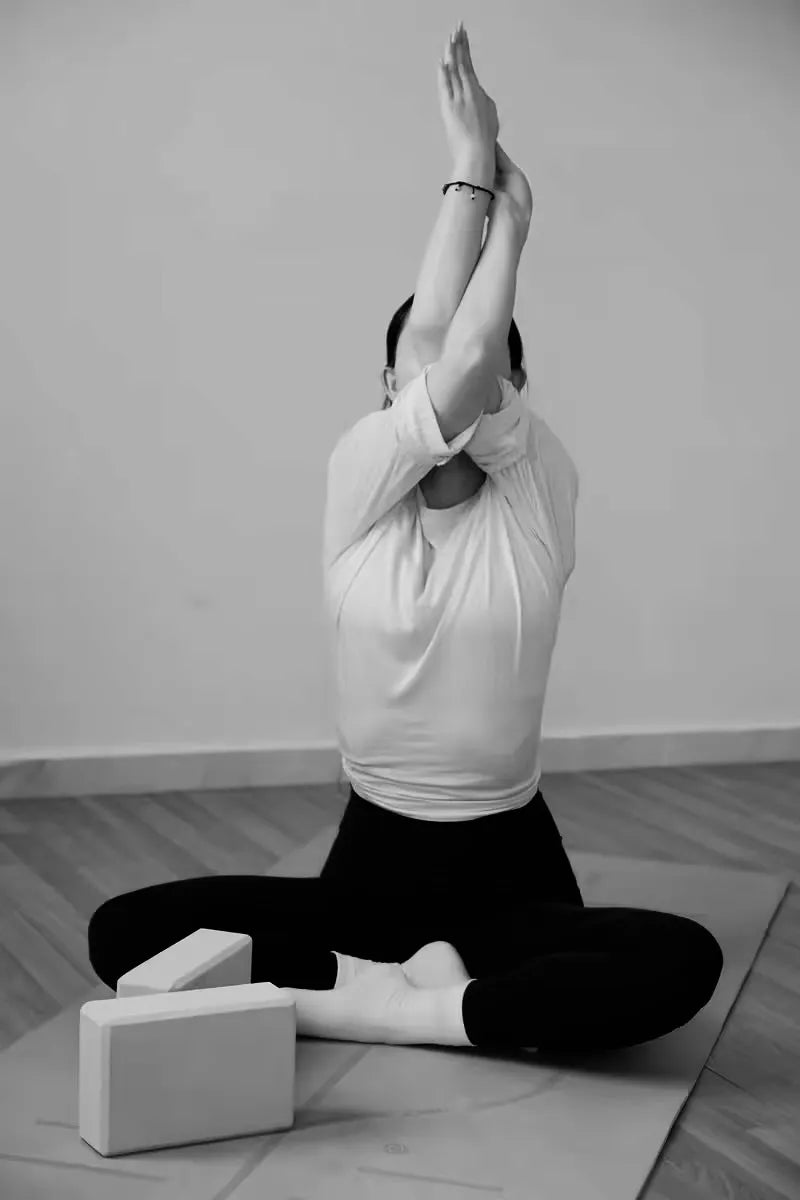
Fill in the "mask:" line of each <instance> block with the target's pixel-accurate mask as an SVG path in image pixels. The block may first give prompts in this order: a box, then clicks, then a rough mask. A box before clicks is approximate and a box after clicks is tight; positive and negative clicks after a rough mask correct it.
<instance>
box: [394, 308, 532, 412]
mask: <svg viewBox="0 0 800 1200" xmlns="http://www.w3.org/2000/svg"><path fill="white" fill-rule="evenodd" d="M413 303H414V293H413V292H412V293H411V295H410V296H409V297H408V299H407V300H404V301H403V303H402V304H401V305H400V307H399V308H398V310H397V312H396V313H395V314H394V316H393V317H392V319H391V321H390V322H389V328H388V329H387V330H386V365H387V367H391V368H392V369H393V370H394V365H395V358H396V357H397V343H398V342H399V341H400V334H401V333H402V332H403V329H404V327H405V323H406V321H407V320H408V314H409V312H410V311H411V305H412V304H413ZM508 356H509V359H510V360H511V370H512V371H518V370H519V368H520V367H521V366H522V338H521V337H520V336H519V330H518V329H517V323H516V321H515V320H514V318H513V317H512V318H511V325H510V326H509V330H508ZM388 403H389V401H388V400H386V401H384V408H385V407H386V406H387V405H388Z"/></svg>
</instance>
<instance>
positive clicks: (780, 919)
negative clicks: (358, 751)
mask: <svg viewBox="0 0 800 1200" xmlns="http://www.w3.org/2000/svg"><path fill="white" fill-rule="evenodd" d="M542 792H543V794H544V797H545V800H546V801H547V803H548V805H549V806H550V809H551V811H552V813H553V815H554V816H555V818H556V821H557V823H558V825H559V828H560V830H561V832H562V835H563V837H564V843H565V845H566V847H567V850H568V851H595V852H597V853H608V854H630V855H631V856H632V857H637V856H638V857H644V858H658V859H662V860H665V861H670V860H672V861H680V862H686V863H712V864H717V865H726V864H727V865H730V866H732V867H738V868H750V869H754V870H762V871H771V872H776V873H780V874H783V875H786V876H789V877H790V878H791V879H792V881H793V882H792V885H791V888H790V889H789V891H788V892H787V894H786V897H785V899H784V902H783V905H782V907H781V908H780V910H779V912H778V914H777V916H776V918H775V920H774V922H773V925H772V927H771V929H770V931H769V935H768V937H767V939H766V941H765V943H764V945H763V946H762V949H761V953H760V954H759V956H758V959H757V960H756V963H755V966H754V968H753V971H752V972H751V974H750V976H749V978H748V979H747V982H746V983H745V986H744V989H743V991H742V993H741V994H740V996H739V1000H738V1002H737V1004H736V1006H735V1008H734V1010H733V1012H732V1013H731V1015H730V1017H729V1019H728V1023H727V1025H726V1027H725V1029H724V1031H723V1033H722V1036H721V1037H720V1039H719V1041H718V1042H717V1045H716V1047H715V1048H714V1051H713V1053H712V1054H711V1057H710V1059H709V1062H708V1065H707V1066H706V1068H705V1070H704V1071H703V1073H702V1075H701V1076H700V1079H699V1080H698V1083H697V1086H696V1088H695V1090H694V1092H693V1094H692V1096H691V1099H690V1100H689V1102H688V1104H687V1105H686V1107H685V1108H684V1110H683V1112H682V1114H681V1116H680V1119H679V1121H678V1122H677V1124H676V1125H675V1127H674V1128H673V1130H672V1133H671V1135H670V1137H669V1140H668V1141H667V1143H666V1146H665V1147H664V1150H663V1152H662V1154H661V1157H660V1159H659V1163H658V1166H657V1168H656V1170H655V1171H654V1172H653V1175H652V1176H651V1179H650V1181H649V1184H648V1186H647V1188H646V1189H645V1191H644V1192H643V1193H642V1195H643V1196H644V1197H646V1200H699V1198H700V1197H720V1198H721V1197H725V1200H745V1198H746V1200H756V1198H757V1200H778V1198H781V1200H798V1197H800V1035H799V1033H798V1026H799V1025H800V900H798V882H800V763H777V764H766V765H765V764H757V765H752V766H739V765H737V766H724V767H708V766H703V767H687V768H675V767H668V768H663V769H651V770H628V771H604V772H584V773H580V774H570V775H550V776H545V777H544V778H543V779H542ZM346 798H347V793H346V791H345V790H344V789H343V788H341V787H340V786H337V785H330V786H322V787H292V788H271V789H263V788H259V789H252V790H246V791H228V792H180V793H177V792H172V793H167V794H160V795H157V796H107V797H75V798H64V799H56V800H21V801H4V802H0V1050H2V1049H3V1048H5V1047H6V1046H8V1045H9V1044H10V1043H11V1042H12V1041H14V1040H15V1039H16V1038H18V1037H20V1036H21V1035H22V1034H23V1033H25V1032H27V1031H28V1030H29V1029H33V1028H35V1027H36V1026H37V1025H39V1024H41V1023H42V1022H43V1021H46V1020H47V1019H49V1018H50V1017H52V1016H54V1015H55V1014H56V1013H58V1012H59V1011H60V1010H61V1009H62V1008H63V1007H64V1006H66V1005H67V1004H69V1003H71V1002H73V1001H75V1000H77V999H79V998H80V997H82V996H84V995H85V994H86V993H87V992H88V991H89V990H90V989H91V988H93V987H96V986H97V984H98V980H97V978H96V976H95V975H94V973H93V971H92V969H91V967H90V965H89V960H88V956H87V949H86V927H87V922H88V919H89V917H90V915H91V913H92V912H93V911H94V909H95V908H97V906H98V905H100V904H101V903H102V902H103V901H104V900H105V899H107V898H108V897H110V896H112V895H116V894H118V893H120V892H123V891H130V890H132V889H134V888H138V887H145V886H146V885H148V884H151V883H160V882H163V881H165V880H169V879H181V878H187V877H190V876H196V875H208V874H223V873H226V874H251V873H252V874H263V873H264V872H266V871H267V870H268V868H269V867H270V866H271V865H272V864H273V863H274V862H275V861H276V860H277V859H278V858H280V857H282V856H283V855H284V854H286V853H288V852H289V851H290V850H293V849H294V848H295V847H297V846H298V845H301V844H303V843H305V842H307V841H308V840H309V839H310V838H312V837H313V836H314V835H315V834H316V833H317V832H319V830H320V829H321V828H323V827H324V826H327V825H330V824H332V823H333V822H336V821H338V819H339V818H340V817H341V814H342V813H343V811H344V807H345V803H346ZM587 1200H588V1198H587Z"/></svg>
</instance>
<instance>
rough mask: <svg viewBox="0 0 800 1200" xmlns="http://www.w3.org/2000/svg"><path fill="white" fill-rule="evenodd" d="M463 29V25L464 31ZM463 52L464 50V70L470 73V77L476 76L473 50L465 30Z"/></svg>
mask: <svg viewBox="0 0 800 1200" xmlns="http://www.w3.org/2000/svg"><path fill="white" fill-rule="evenodd" d="M463 28H464V27H463V25H462V29H463ZM462 50H463V54H464V69H465V70H466V71H468V72H469V73H470V75H474V74H475V66H474V64H473V62H472V50H471V49H470V45H469V35H468V34H467V31H466V29H464V32H463V35H462Z"/></svg>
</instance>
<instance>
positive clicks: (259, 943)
mask: <svg viewBox="0 0 800 1200" xmlns="http://www.w3.org/2000/svg"><path fill="white" fill-rule="evenodd" d="M439 90H440V103H441V108H442V115H443V118H444V121H445V127H446V130H447V134H448V138H449V140H450V143H451V148H452V149H453V151H454V166H455V170H454V172H453V178H454V179H455V180H465V181H466V182H467V183H468V184H471V185H473V187H474V188H476V189H477V190H476V191H474V192H472V194H471V190H470V189H469V188H464V187H455V188H448V189H447V192H446V195H445V199H444V202H443V207H442V214H441V217H440V220H439V223H438V224H437V227H436V230H435V232H434V238H433V239H432V241H431V244H430V247H429V251H428V254H427V256H426V260H425V263H424V264H423V270H422V273H421V276H420V282H419V284H418V287H417V291H416V293H415V296H414V297H413V306H412V308H411V313H410V315H409V313H408V307H407V306H406V310H405V312H404V313H403V321H405V325H404V326H403V330H402V339H401V341H402V345H401V348H400V351H399V352H398V355H397V357H398V361H397V368H396V369H395V354H396V352H397V343H398V338H399V337H400V334H401V329H400V322H399V321H398V319H397V318H398V314H395V318H394V319H393V324H392V326H390V330H389V334H388V335H387V347H388V356H387V357H388V361H389V365H388V366H387V368H386V371H385V373H384V383H385V386H386V388H387V401H388V405H389V407H387V408H386V409H385V411H381V412H375V413H371V414H369V415H368V416H366V417H364V418H362V419H361V420H360V421H358V422H357V423H356V424H355V425H354V426H353V427H352V428H351V429H350V430H348V432H347V433H346V434H345V435H344V436H343V437H342V438H341V439H340V441H339V442H338V443H337V446H336V448H335V449H334V452H333V454H332V455H331V459H330V462H329V469H328V496H327V505H326V522H325V563H326V599H327V604H328V612H329V616H330V617H331V619H332V622H333V626H334V633H335V649H336V674H337V686H338V702H339V713H338V726H339V733H340V741H341V748H342V757H343V762H344V765H345V769H346V772H347V775H348V777H349V779H350V782H351V787H350V795H349V801H348V804H347V808H346V811H345V813H344V816H343V818H342V821H341V824H340V826H339V830H338V833H337V837H336V840H335V842H334V844H333V847H332V849H331V851H330V854H329V856H328V858H327V861H326V863H325V865H324V867H323V869H322V873H321V875H320V877H319V878H318V879H293V878H283V877H275V878H270V877H265V876H245V875H236V876H218V877H213V876H212V877H202V878H198V879H187V880H180V881H178V882H171V883H163V884H157V885H155V886H152V887H146V888H142V889H139V890H137V891H134V892H131V893H127V894H123V895H120V896H117V897H115V898H113V899H111V900H109V901H107V902H106V903H105V904H103V905H102V906H101V907H100V908H99V909H98V910H97V912H95V914H94V915H93V917H92V919H91V921H90V924H89V931H88V936H89V954H90V959H91V962H92V965H93V967H94V969H95V971H96V972H97V974H98V976H99V977H100V978H101V979H102V980H103V981H104V982H105V983H107V984H108V986H109V987H111V988H113V989H115V988H116V984H117V980H118V978H119V976H120V975H122V974H123V973H125V972H126V971H128V970H130V969H131V968H132V967H134V966H135V965H137V964H138V963H140V962H142V961H144V960H145V959H147V958H150V957H151V956H153V955H154V954H156V953H158V952H159V951H160V950H163V949H165V948H166V947H167V946H169V945H171V944H173V943H174V942H176V941H178V940H180V939H181V938H183V937H185V936H187V935H188V934H189V933H191V932H193V931H194V930H195V929H197V928H200V927H211V928H216V929H224V930H229V931H236V932H243V933H248V934H249V935H250V936H251V937H252V940H253V969H252V979H253V981H260V980H270V981H272V982H273V983H274V984H276V985H277V986H279V987H282V988H286V989H287V990H288V991H289V992H290V993H291V994H292V996H293V998H294V1000H295V1002H296V1006H297V1008H296V1011H297V1032H298V1034H300V1035H301V1036H302V1035H305V1036H312V1037H313V1036H316V1037H328V1038H340V1039H345V1040H352V1041H366V1042H388V1043H419V1044H433V1045H463V1046H469V1045H473V1046H479V1047H488V1046H494V1047H504V1048H513V1047H535V1048H539V1049H542V1050H555V1049H568V1050H576V1049H578V1050H582V1049H608V1048H611V1047H617V1046H628V1045H635V1044H638V1043H641V1042H644V1041H647V1040H649V1039H652V1038H656V1037H660V1036H661V1035H663V1034H666V1033H669V1032H670V1031H671V1030H673V1029H676V1028H678V1027H679V1026H681V1025H683V1024H685V1023H686V1022H687V1021H689V1020H690V1019H691V1018H692V1017H693V1016H694V1015H695V1013H697V1012H698V1011H699V1009H700V1008H702V1007H703V1006H704V1005H705V1004H706V1003H707V1001H708V1000H709V998H710V997H711V995H712V994H713V992H714V989H715V988H716V985H717V982H718V979H719V976H720V973H721V970H722V952H721V950H720V947H719V945H718V943H717V941H716V939H715V938H714V937H713V936H712V934H711V933H710V932H709V931H708V930H707V929H705V928H704V927H703V926H702V925H700V924H698V923H697V922H696V921H693V920H691V919H689V918H686V917H682V916H678V915H676V914H672V913H663V912H657V911H652V910H648V909H634V908H624V907H618V906H615V907H594V908H586V907H585V906H584V904H583V900H582V897H581V894H580V890H579V887H578V884H577V881H576V879H575V875H574V874H573V871H572V868H571V866H570V863H569V859H568V857H567V855H566V853H565V850H564V846H563V843H562V839H561V836H560V834H559V831H558V828H557V827H556V824H555V822H554V820H553V818H552V816H551V814H550V812H549V810H548V807H547V805H546V803H545V800H544V797H543V796H542V793H541V791H540V789H539V786H538V784H539V779H540V775H541V771H540V768H539V731H540V726H541V714H542V706H543V701H544V689H545V682H546V679H547V674H548V670H549V664H550V658H551V655H552V650H553V646H554V643H555V636H556V631H557V626H558V617H559V611H560V604H561V597H562V594H563V589H564V586H565V584H566V582H567V579H568V578H569V575H570V573H571V571H572V568H573V565H574V509H575V501H576V499H577V472H576V470H575V467H574V463H573V462H572V460H571V459H570V457H569V455H568V453H567V452H566V450H565V449H564V447H563V445H562V444H561V443H560V441H559V439H558V438H557V437H556V436H555V435H554V434H553V433H552V431H551V430H549V428H548V426H547V425H546V423H545V422H544V421H543V420H541V418H538V417H536V416H535V414H533V413H532V412H531V411H530V410H528V409H527V408H526V406H524V405H523V404H522V401H521V397H520V388H521V386H522V384H523V380H524V372H523V373H522V375H520V356H519V354H518V352H517V349H516V341H515V340H514V339H513V338H512V337H511V335H510V334H509V338H508V344H507V345H506V340H505V338H503V337H502V334H504V333H505V331H507V330H508V329H509V321H510V319H511V313H512V311H513V299H514V289H515V284H516V269H517V265H518V262H519V256H520V254H521V251H522V247H523V245H524V243H525V239H526V237H527V232H528V226H529V223H530V219H531V213H532V201H531V194H530V187H529V185H528V181H527V180H526V178H525V176H524V174H523V173H522V172H521V171H520V170H519V169H518V168H517V167H516V166H515V165H514V164H513V163H512V162H511V160H510V159H509V158H508V156H507V155H505V154H504V152H503V151H502V149H501V148H500V147H499V146H497V145H496V139H497V134H498V131H499V130H498V122H497V113H496V109H495V106H494V104H493V102H492V101H491V100H490V99H489V97H488V96H487V95H486V93H485V92H484V91H483V89H482V88H481V86H480V84H479V83H478V81H477V78H476V76H475V71H474V67H473V65H472V62H471V57H470V53H469V47H468V43H467V38H466V34H465V33H464V31H463V29H459V30H457V31H456V33H455V35H454V36H453V37H452V38H451V39H450V45H449V46H448V48H447V50H446V55H445V60H444V61H443V62H442V63H440V74H439ZM492 190H494V191H495V193H496V195H495V196H494V197H493V198H492V204H491V208H489V205H488V200H487V196H488V195H490V194H491V192H492ZM487 212H488V213H489V215H490V223H489V231H488V233H487V238H486V243H485V245H484V247H483V249H482V250H481V237H482V233H483V224H484V218H485V217H486V215H487ZM479 252H480V256H479V258H478V255H479ZM476 258H478V262H477V265H476ZM432 279H434V280H435V288H433V289H432V288H431V286H430V285H431V280H432ZM465 288H466V290H465ZM448 297H449V301H450V303H451V305H452V309H453V311H450V312H444V311H437V310H436V309H435V305H434V303H433V302H434V301H438V302H439V303H442V302H447V301H448ZM406 318H408V320H407V321H406ZM470 322H473V323H474V328H476V329H480V330H483V331H484V333H485V332H486V330H487V329H491V330H492V331H493V333H492V338H493V341H492V342H491V345H492V347H500V348H499V349H493V350H492V366H491V372H490V374H487V376H486V379H487V381H488V382H487V387H486V389H485V399H484V401H483V404H484V407H483V409H482V411H481V412H480V413H479V414H477V416H476V418H475V419H474V420H472V422H471V423H470V424H469V425H467V417H464V419H463V420H462V421H461V422H460V426H459V427H460V429H461V432H459V434H458V435H457V436H456V437H454V438H451V439H450V440H449V441H445V440H444V439H443V437H442V433H441V431H440V427H439V424H438V423H437V417H438V416H439V410H438V408H437V407H436V389H435V387H431V388H429V387H428V384H429V383H431V384H432V383H433V380H434V378H435V376H434V375H431V378H430V380H429V375H430V374H431V371H432V367H433V368H435V365H436V362H437V360H438V355H439V353H440V352H441V354H442V355H443V356H444V355H446V354H448V353H451V351H448V346H450V347H452V345H453V344H455V345H458V346H461V345H466V344H467V342H468V341H469V338H468V337H465V335H466V334H467V333H468V331H469V329H470ZM511 324H512V326H513V321H512V322H511ZM443 327H444V328H446V329H447V333H446V342H445V346H444V349H442V346H441V343H440V344H439V346H438V347H437V346H436V345H435V341H436V339H435V338H434V337H433V335H432V334H431V333H430V330H431V329H434V330H435V329H437V328H443ZM457 329H458V330H460V335H459V336H461V337H465V340H464V341H458V340H456V341H455V342H453V341H452V339H454V338H455V337H456V332H455V331H456V330H457ZM423 330H428V331H429V332H428V333H427V334H425V333H423V332H422V331H423ZM390 341H391V342H392V344H391V345H389V343H390ZM517 341H518V335H517ZM486 344H487V345H489V343H488V342H487V343H486ZM515 360H516V361H515ZM490 392H491V395H490ZM478 398H479V400H480V396H479V397H478ZM471 415H472V414H467V416H471ZM459 463H461V464H462V466H461V468H459V465H458V464H459ZM438 471H441V472H442V473H443V474H442V476H441V477H440V476H437V474H436V472H438ZM440 478H442V479H444V482H443V483H439V482H437V480H439V479H440Z"/></svg>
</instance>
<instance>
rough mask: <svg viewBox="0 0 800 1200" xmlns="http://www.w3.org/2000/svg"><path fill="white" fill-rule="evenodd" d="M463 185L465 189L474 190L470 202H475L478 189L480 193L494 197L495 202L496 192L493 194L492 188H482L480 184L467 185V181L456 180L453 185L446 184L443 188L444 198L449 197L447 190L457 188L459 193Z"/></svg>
mask: <svg viewBox="0 0 800 1200" xmlns="http://www.w3.org/2000/svg"><path fill="white" fill-rule="evenodd" d="M462 183H463V185H464V187H471V188H472V195H471V196H470V200H474V199H475V191H476V189H477V190H478V191H479V192H488V193H489V195H490V196H491V197H492V199H493V200H494V192H493V191H492V190H491V189H490V188H485V187H481V185H480V184H479V183H467V181H466V179H455V180H453V182H452V183H446V184H445V185H444V187H443V188H442V195H443V196H446V195H447V189H448V188H451V187H455V188H456V191H458V189H459V188H460V187H461V184H462Z"/></svg>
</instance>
